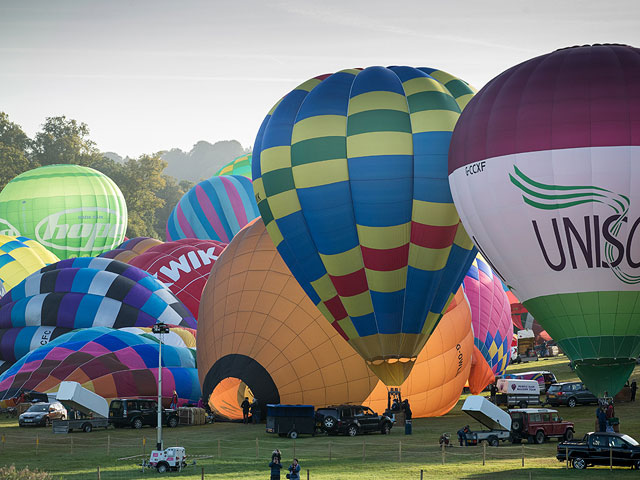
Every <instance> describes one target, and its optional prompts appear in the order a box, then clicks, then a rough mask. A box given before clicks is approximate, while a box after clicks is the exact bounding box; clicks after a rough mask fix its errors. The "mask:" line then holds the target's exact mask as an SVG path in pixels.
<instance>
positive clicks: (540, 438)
mask: <svg viewBox="0 0 640 480" xmlns="http://www.w3.org/2000/svg"><path fill="white" fill-rule="evenodd" d="M536 443H537V444H538V445H540V444H542V443H544V432H543V431H542V430H538V431H537V432H536Z"/></svg>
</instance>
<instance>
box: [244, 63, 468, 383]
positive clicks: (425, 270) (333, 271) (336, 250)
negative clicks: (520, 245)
mask: <svg viewBox="0 0 640 480" xmlns="http://www.w3.org/2000/svg"><path fill="white" fill-rule="evenodd" d="M472 95H473V90H472V89H471V87H469V85H468V84H466V83H465V82H463V81H461V80H459V79H457V78H455V77H452V76H451V75H448V74H446V73H444V72H441V71H438V70H433V69H427V68H420V69H418V68H411V67H389V68H383V67H370V68H367V69H364V70H358V69H354V70H344V71H341V72H338V73H335V74H333V75H324V76H320V77H316V78H312V79H310V80H308V81H307V82H305V83H303V84H302V85H300V86H299V87H297V88H296V89H295V90H293V91H292V92H290V93H289V94H287V95H286V96H285V97H283V98H282V100H281V101H280V102H279V103H278V104H277V105H276V106H275V107H273V109H272V110H271V111H270V112H269V114H268V115H267V117H266V118H265V120H264V121H263V123H262V125H261V127H260V130H259V132H258V136H257V138H256V141H255V147H254V151H253V163H252V168H253V181H254V183H253V185H254V190H255V194H256V200H257V201H258V206H259V209H260V213H261V214H262V218H263V220H264V222H265V224H266V227H267V231H268V232H269V234H270V236H271V238H272V240H273V242H274V243H275V245H276V246H277V248H278V251H279V252H280V255H281V256H282V258H283V259H284V261H285V262H286V263H287V265H288V266H289V268H290V269H291V272H292V273H293V275H294V276H295V277H296V279H297V280H298V282H299V283H300V285H301V286H302V288H303V289H304V290H305V292H306V293H307V294H308V295H309V297H310V298H311V300H312V301H313V302H314V303H315V304H316V305H317V306H318V308H319V309H320V311H321V312H322V313H323V314H324V316H325V317H326V318H327V320H329V322H330V323H331V324H332V325H333V326H334V328H335V329H336V330H337V331H338V332H339V333H340V334H341V335H342V336H343V337H344V338H345V339H346V340H348V341H349V343H350V344H351V345H352V346H353V347H354V348H355V349H356V351H358V352H359V353H360V354H361V355H362V357H363V358H364V359H365V360H366V361H367V362H368V364H369V366H370V368H371V369H372V370H373V371H374V372H375V373H376V374H377V375H378V376H379V378H380V379H382V380H383V381H384V382H385V383H387V384H388V385H400V384H401V383H402V382H403V381H404V380H405V378H406V376H407V375H408V374H409V372H410V371H411V367H412V366H413V364H414V362H415V360H416V357H417V356H418V353H419V352H420V351H421V350H422V347H423V346H424V344H425V343H426V341H427V339H428V338H429V335H430V334H431V332H432V331H433V329H434V328H435V327H436V325H437V324H438V322H439V320H440V318H441V317H442V314H443V313H444V312H445V310H446V308H447V305H448V302H449V301H450V300H451V298H452V296H453V294H454V293H455V291H456V290H457V289H458V287H459V285H460V283H461V282H462V277H463V276H464V274H465V273H466V271H467V269H468V267H469V264H470V263H471V262H472V261H473V257H475V251H474V248H473V244H472V243H471V241H470V240H469V238H468V236H467V234H466V233H465V231H464V229H463V228H462V226H461V224H460V219H459V218H458V214H457V212H456V209H455V207H454V205H453V200H452V198H451V192H450V191H449V185H448V181H447V171H446V168H447V151H448V148H449V140H450V137H451V131H452V130H453V126H454V125H455V123H456V121H457V119H458V116H459V115H460V111H461V110H462V108H463V107H464V105H465V104H466V103H467V102H468V100H469V99H470V98H471V96H472Z"/></svg>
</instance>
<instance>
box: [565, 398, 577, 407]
mask: <svg viewBox="0 0 640 480" xmlns="http://www.w3.org/2000/svg"><path fill="white" fill-rule="evenodd" d="M577 404H578V402H576V399H575V398H573V397H571V398H570V399H569V400H567V407H569V408H573V407H575V406H576V405H577Z"/></svg>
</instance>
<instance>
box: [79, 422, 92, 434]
mask: <svg viewBox="0 0 640 480" xmlns="http://www.w3.org/2000/svg"><path fill="white" fill-rule="evenodd" d="M91 430H93V427H92V426H91V424H90V423H85V424H84V425H83V426H82V431H83V432H84V433H91Z"/></svg>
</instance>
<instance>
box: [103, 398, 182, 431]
mask: <svg viewBox="0 0 640 480" xmlns="http://www.w3.org/2000/svg"><path fill="white" fill-rule="evenodd" d="M109 423H111V424H113V426H115V427H131V428H142V427H143V426H144V425H150V426H152V427H155V426H156V425H157V423H158V404H157V403H156V402H154V401H153V400H140V399H128V398H118V399H115V400H111V403H110V404H109ZM162 423H163V424H164V425H166V426H167V427H171V428H173V427H177V426H178V414H177V413H176V411H175V410H167V409H166V408H164V409H162Z"/></svg>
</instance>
